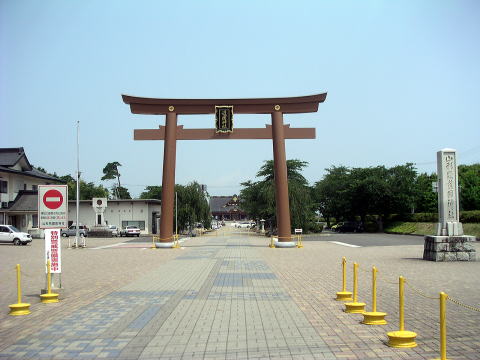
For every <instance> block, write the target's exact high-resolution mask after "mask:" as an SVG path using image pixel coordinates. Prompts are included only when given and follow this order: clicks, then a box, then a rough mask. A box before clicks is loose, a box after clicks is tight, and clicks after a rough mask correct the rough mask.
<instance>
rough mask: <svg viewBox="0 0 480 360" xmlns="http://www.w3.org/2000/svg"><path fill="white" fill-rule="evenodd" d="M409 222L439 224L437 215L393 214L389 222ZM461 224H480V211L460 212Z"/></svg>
mask: <svg viewBox="0 0 480 360" xmlns="http://www.w3.org/2000/svg"><path fill="white" fill-rule="evenodd" d="M396 221H408V222H426V223H428V222H430V223H436V222H438V214H437V213H416V214H393V215H390V216H388V218H387V222H396ZM460 222H462V223H480V210H470V211H460Z"/></svg>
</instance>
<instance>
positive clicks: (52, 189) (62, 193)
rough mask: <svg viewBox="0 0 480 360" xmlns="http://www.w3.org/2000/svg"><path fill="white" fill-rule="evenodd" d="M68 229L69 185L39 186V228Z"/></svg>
mask: <svg viewBox="0 0 480 360" xmlns="http://www.w3.org/2000/svg"><path fill="white" fill-rule="evenodd" d="M66 227H68V188H67V185H38V228H39V229H60V228H66Z"/></svg>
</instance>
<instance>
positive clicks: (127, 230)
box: [120, 225, 140, 237]
mask: <svg viewBox="0 0 480 360" xmlns="http://www.w3.org/2000/svg"><path fill="white" fill-rule="evenodd" d="M120 236H136V237H139V236H140V229H139V228H138V227H136V226H133V225H128V226H125V227H124V228H123V229H122V230H121V231H120Z"/></svg>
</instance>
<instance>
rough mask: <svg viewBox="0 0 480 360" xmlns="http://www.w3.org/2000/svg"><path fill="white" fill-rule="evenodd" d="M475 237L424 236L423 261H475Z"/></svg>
mask: <svg viewBox="0 0 480 360" xmlns="http://www.w3.org/2000/svg"><path fill="white" fill-rule="evenodd" d="M474 241H475V236H469V235H458V236H435V235H427V236H425V245H424V247H423V260H430V261H475V260H476V251H475V245H474V244H472V242H474Z"/></svg>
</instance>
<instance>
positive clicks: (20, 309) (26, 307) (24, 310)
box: [8, 264, 30, 316]
mask: <svg viewBox="0 0 480 360" xmlns="http://www.w3.org/2000/svg"><path fill="white" fill-rule="evenodd" d="M16 268H17V303H16V304H12V305H9V306H8V307H9V308H10V315H15V316H16V315H28V314H30V304H27V303H22V287H21V283H20V264H17V266H16Z"/></svg>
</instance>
